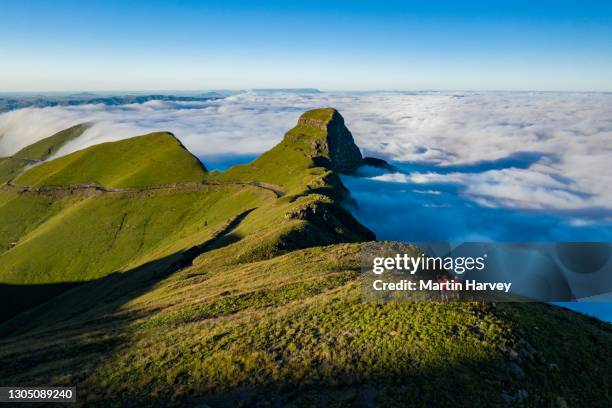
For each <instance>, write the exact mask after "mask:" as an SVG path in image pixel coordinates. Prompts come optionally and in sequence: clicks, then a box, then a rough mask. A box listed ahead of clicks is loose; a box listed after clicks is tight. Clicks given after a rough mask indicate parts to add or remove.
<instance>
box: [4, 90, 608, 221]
mask: <svg viewBox="0 0 612 408" xmlns="http://www.w3.org/2000/svg"><path fill="white" fill-rule="evenodd" d="M321 106H334V107H336V108H338V109H339V110H340V112H341V113H342V114H343V116H344V117H345V119H346V122H347V125H348V126H349V128H350V129H351V131H352V132H353V134H354V136H355V139H356V141H357V143H358V144H359V146H360V147H361V148H362V150H363V151H364V152H365V153H367V154H370V155H378V156H382V157H384V158H387V159H391V160H394V161H404V162H423V163H430V164H433V165H435V166H430V168H429V169H428V170H423V171H420V170H415V171H412V172H407V173H406V174H405V173H397V174H388V175H384V176H382V177H379V180H386V181H394V182H407V183H414V184H421V185H425V184H429V183H456V184H460V185H461V186H462V187H463V188H462V190H461V192H460V193H461V194H464V195H466V196H469V197H471V198H472V199H473V200H477V201H478V202H479V203H481V204H484V205H489V206H503V207H521V208H523V207H526V208H544V209H546V208H550V209H576V208H581V207H582V208H586V207H602V208H608V209H609V208H612V189H610V188H609V186H610V185H611V184H612V171H610V158H611V157H612V143H611V142H610V141H611V140H612V95H610V94H586V93H585V94H570V93H528V92H525V93H466V94H464V95H454V94H450V93H413V94H411V93H391V92H389V93H366V94H349V93H321V94H312V93H309V94H306V93H304V94H300V93H291V92H245V93H241V94H238V95H235V96H231V97H228V98H225V99H222V100H216V101H208V102H172V101H151V102H147V103H144V104H133V105H122V106H104V105H85V106H73V107H53V108H43V109H37V108H35V109H22V110H18V111H13V112H8V113H4V114H1V115H0V155H7V154H11V153H13V152H15V151H16V150H18V149H19V148H21V147H24V146H26V145H28V144H30V143H32V142H33V141H35V140H38V139H40V138H43V137H46V136H49V135H50V134H52V133H54V132H56V131H59V130H61V129H63V128H66V127H68V126H70V125H73V124H76V123H79V122H83V121H94V122H96V124H95V125H94V126H93V127H92V128H90V129H89V130H87V131H86V133H85V134H84V135H83V137H81V138H79V139H78V140H76V141H74V142H72V143H70V144H69V145H67V146H65V148H64V149H62V151H61V152H60V153H61V154H65V153H68V152H70V151H74V150H76V149H80V148H83V147H86V146H89V145H92V144H95V143H100V142H102V141H108V140H117V139H121V138H125V137H129V136H133V135H137V134H142V133H146V132H149V131H156V130H168V131H171V132H173V133H175V134H176V135H177V136H178V137H179V138H180V139H181V140H182V141H183V143H184V144H185V145H186V146H187V148H189V149H190V150H191V151H193V152H194V153H195V154H197V155H199V156H204V157H205V156H207V155H218V154H256V153H260V152H262V151H265V150H267V149H269V148H270V147H271V146H273V145H274V144H275V143H277V142H278V141H279V140H280V139H281V137H282V135H283V134H284V132H285V131H286V130H287V129H289V128H290V127H291V126H293V124H294V123H295V122H296V120H297V118H298V116H299V115H300V113H301V112H302V111H304V110H306V109H309V108H313V107H321ZM520 151H523V152H524V151H528V152H539V153H540V154H541V155H542V157H541V158H539V160H537V161H536V162H534V163H529V165H528V166H527V168H508V166H505V167H504V166H500V167H499V168H495V167H494V168H488V169H486V170H482V171H472V172H466V171H462V170H461V169H457V170H456V171H455V170H453V169H456V168H457V166H462V165H466V164H473V163H478V162H480V161H494V160H500V159H504V158H507V157H508V156H510V155H512V154H513V153H516V152H520ZM436 166H438V167H436ZM440 166H442V167H440ZM443 166H455V167H451V168H450V169H451V170H452V171H451V170H448V169H447V170H444V167H443ZM436 169H437V170H436ZM422 190H426V188H422Z"/></svg>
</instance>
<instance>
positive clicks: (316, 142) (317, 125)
mask: <svg viewBox="0 0 612 408" xmlns="http://www.w3.org/2000/svg"><path fill="white" fill-rule="evenodd" d="M310 130H315V132H311V131H310ZM292 133H298V134H300V135H301V136H304V135H306V136H308V137H312V139H313V140H312V147H313V149H314V150H315V152H314V153H316V154H317V155H318V156H323V157H325V158H327V159H328V160H329V165H330V167H331V168H332V169H333V170H336V171H338V172H342V173H349V172H352V171H354V170H355V169H356V168H357V167H359V166H361V165H362V164H363V159H362V156H361V152H360V151H359V147H357V145H356V144H355V141H354V140H353V135H352V134H351V132H350V131H349V130H348V129H347V127H346V126H345V125H344V118H343V117H342V115H340V113H339V112H338V111H337V110H336V109H334V108H323V109H313V110H310V111H308V112H306V113H304V114H303V115H302V116H301V117H300V119H299V120H298V125H297V126H296V127H295V128H294V129H293V132H292ZM313 133H314V134H315V136H310V135H311V134H313Z"/></svg>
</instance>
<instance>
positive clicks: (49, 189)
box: [4, 180, 285, 198]
mask: <svg viewBox="0 0 612 408" xmlns="http://www.w3.org/2000/svg"><path fill="white" fill-rule="evenodd" d="M211 186H221V187H222V186H252V187H256V188H260V189H263V190H267V191H271V192H272V193H274V195H276V197H277V198H279V197H282V196H283V195H285V192H284V191H283V189H282V188H281V187H280V186H276V185H274V184H270V183H261V182H258V181H209V180H204V181H202V182H199V183H198V182H185V183H173V184H160V185H156V186H145V187H126V188H109V187H104V186H101V185H100V184H97V183H86V184H70V185H67V186H43V187H35V186H32V185H29V184H15V183H13V182H11V181H9V182H7V183H5V185H4V187H8V188H14V189H17V190H18V191H19V192H26V193H28V192H29V193H40V194H45V193H70V194H72V193H74V192H77V191H84V192H87V191H89V192H99V193H141V192H146V191H155V190H175V191H197V190H205V189H207V188H210V187H211Z"/></svg>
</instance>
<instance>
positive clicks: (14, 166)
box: [0, 123, 89, 184]
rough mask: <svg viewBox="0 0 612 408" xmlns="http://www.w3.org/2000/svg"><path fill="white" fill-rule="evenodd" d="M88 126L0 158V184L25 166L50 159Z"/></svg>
mask: <svg viewBox="0 0 612 408" xmlns="http://www.w3.org/2000/svg"><path fill="white" fill-rule="evenodd" d="M88 127H89V124H87V123H82V124H79V125H76V126H73V127H71V128H68V129H65V130H62V131H60V132H58V133H56V134H54V135H53V136H50V137H47V138H45V139H42V140H39V141H38V142H36V143H34V144H31V145H29V146H27V147H25V148H23V149H21V150H20V151H18V152H17V153H15V154H14V155H13V156H11V157H6V158H0V184H1V183H5V182H7V181H9V180H11V179H13V178H14V177H16V176H17V175H19V173H20V172H21V171H23V170H24V169H25V168H26V167H27V166H29V165H31V164H34V163H36V162H38V161H42V160H46V159H48V158H49V157H51V156H52V155H53V154H55V153H57V151H58V150H59V149H60V148H61V147H62V146H63V145H64V144H66V143H67V142H69V141H71V140H73V139H76V138H77V137H79V136H81V135H82V134H83V132H84V131H85V130H87V128H88Z"/></svg>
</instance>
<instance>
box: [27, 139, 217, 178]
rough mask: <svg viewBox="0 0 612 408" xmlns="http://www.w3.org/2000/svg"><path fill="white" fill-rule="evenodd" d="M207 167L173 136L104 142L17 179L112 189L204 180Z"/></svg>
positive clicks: (31, 170)
mask: <svg viewBox="0 0 612 408" xmlns="http://www.w3.org/2000/svg"><path fill="white" fill-rule="evenodd" d="M205 174H206V168H205V167H204V166H203V165H202V164H201V163H200V162H199V160H198V159H197V158H196V157H195V156H193V155H192V154H191V153H189V151H187V150H186V149H185V148H184V147H183V145H182V144H181V143H180V142H179V140H178V139H176V138H175V137H174V136H173V135H171V134H170V133H165V132H159V133H151V134H148V135H144V136H139V137H133V138H131V139H126V140H121V141H118V142H109V143H102V144H99V145H95V146H92V147H89V148H87V149H83V150H79V151H77V152H74V153H71V154H69V155H67V156H63V157H60V158H58V159H55V160H52V161H50V162H47V163H43V164H41V165H39V166H36V167H34V168H32V169H30V170H29V171H27V172H26V173H24V174H23V175H21V176H20V177H18V178H17V179H16V180H15V183H17V184H27V185H33V186H63V185H70V184H88V183H97V184H100V185H102V186H104V187H109V188H113V187H114V188H122V187H143V186H151V185H160V184H171V183H181V182H197V181H201V180H202V179H203V178H204V176H205Z"/></svg>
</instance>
